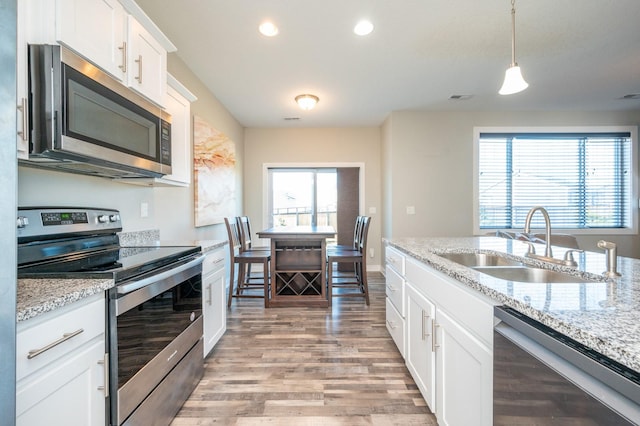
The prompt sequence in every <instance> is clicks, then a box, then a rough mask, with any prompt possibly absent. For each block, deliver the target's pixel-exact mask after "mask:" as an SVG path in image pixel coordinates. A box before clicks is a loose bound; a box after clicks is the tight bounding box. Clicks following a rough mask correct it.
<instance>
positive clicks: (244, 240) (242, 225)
mask: <svg viewBox="0 0 640 426" xmlns="http://www.w3.org/2000/svg"><path fill="white" fill-rule="evenodd" d="M236 223H237V224H238V229H239V232H238V233H239V235H240V250H242V251H245V250H249V249H250V248H251V222H250V221H249V216H238V217H236Z"/></svg>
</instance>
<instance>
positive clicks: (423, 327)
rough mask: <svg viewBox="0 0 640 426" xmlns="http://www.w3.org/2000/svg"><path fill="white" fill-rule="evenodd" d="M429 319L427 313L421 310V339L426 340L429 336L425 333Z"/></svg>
mask: <svg viewBox="0 0 640 426" xmlns="http://www.w3.org/2000/svg"><path fill="white" fill-rule="evenodd" d="M428 319H429V315H427V313H426V312H425V311H424V309H423V310H422V340H427V337H429V333H427V320H428Z"/></svg>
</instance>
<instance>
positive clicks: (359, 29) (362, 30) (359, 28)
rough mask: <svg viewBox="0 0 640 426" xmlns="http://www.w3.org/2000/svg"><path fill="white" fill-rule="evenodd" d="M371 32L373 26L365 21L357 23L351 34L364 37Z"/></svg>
mask: <svg viewBox="0 0 640 426" xmlns="http://www.w3.org/2000/svg"><path fill="white" fill-rule="evenodd" d="M371 31H373V24H372V23H371V22H370V21H367V20H366V19H363V20H362V21H360V22H358V23H357V24H356V26H355V27H353V32H354V33H356V34H357V35H359V36H365V35H367V34H371Z"/></svg>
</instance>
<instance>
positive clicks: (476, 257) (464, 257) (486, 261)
mask: <svg viewBox="0 0 640 426" xmlns="http://www.w3.org/2000/svg"><path fill="white" fill-rule="evenodd" d="M439 256H440V257H442V258H445V259H447V260H450V261H452V262H456V263H459V264H460V265H463V266H467V267H470V268H474V267H477V266H515V265H518V266H522V263H520V262H518V261H517V260H511V259H508V258H506V257H502V256H499V255H497V254H489V253H443V254H440V255H439Z"/></svg>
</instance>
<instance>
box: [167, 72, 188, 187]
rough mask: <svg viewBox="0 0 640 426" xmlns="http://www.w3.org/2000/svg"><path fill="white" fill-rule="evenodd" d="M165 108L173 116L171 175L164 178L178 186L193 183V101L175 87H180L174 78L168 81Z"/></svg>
mask: <svg viewBox="0 0 640 426" xmlns="http://www.w3.org/2000/svg"><path fill="white" fill-rule="evenodd" d="M168 83H169V84H168V85H167V97H166V101H165V107H166V109H167V112H168V113H169V114H171V174H170V175H167V176H164V177H163V179H164V180H170V181H173V182H176V183H178V184H183V185H184V186H188V185H189V184H190V183H191V101H190V100H189V99H187V98H186V97H184V96H183V95H182V94H181V93H180V92H179V91H178V90H176V89H175V88H174V87H173V85H179V83H178V82H177V81H175V79H173V78H169V79H168Z"/></svg>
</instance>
